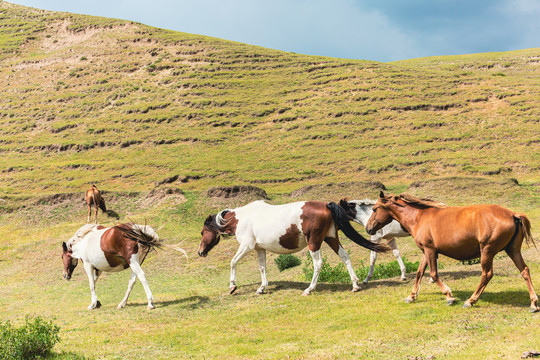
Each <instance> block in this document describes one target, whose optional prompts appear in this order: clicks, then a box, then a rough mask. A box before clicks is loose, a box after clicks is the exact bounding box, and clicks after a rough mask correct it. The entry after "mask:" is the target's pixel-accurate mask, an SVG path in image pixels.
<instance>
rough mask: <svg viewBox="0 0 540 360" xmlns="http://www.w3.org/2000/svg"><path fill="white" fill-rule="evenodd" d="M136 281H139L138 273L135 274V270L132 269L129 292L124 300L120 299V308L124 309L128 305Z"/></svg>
mask: <svg viewBox="0 0 540 360" xmlns="http://www.w3.org/2000/svg"><path fill="white" fill-rule="evenodd" d="M135 281H137V274H135V272H134V271H133V270H131V277H130V278H129V283H128V288H127V292H126V295H125V296H124V298H123V299H122V301H120V304H118V309H122V308H124V307H125V306H126V304H127V301H128V297H129V294H131V290H133V285H135Z"/></svg>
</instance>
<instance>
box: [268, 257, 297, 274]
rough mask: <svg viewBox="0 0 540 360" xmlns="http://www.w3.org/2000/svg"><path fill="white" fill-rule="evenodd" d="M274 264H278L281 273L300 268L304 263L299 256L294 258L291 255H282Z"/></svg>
mask: <svg viewBox="0 0 540 360" xmlns="http://www.w3.org/2000/svg"><path fill="white" fill-rule="evenodd" d="M274 262H275V263H276V265H277V267H278V269H279V271H280V272H281V271H283V270H285V269H290V268H293V267H295V266H298V265H300V264H301V263H302V261H301V260H300V258H299V257H298V256H294V255H291V254H281V255H279V256H278V257H277V258H275V260H274Z"/></svg>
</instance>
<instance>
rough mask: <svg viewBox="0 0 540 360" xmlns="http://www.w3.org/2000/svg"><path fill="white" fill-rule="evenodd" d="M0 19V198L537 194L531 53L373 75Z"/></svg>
mask: <svg viewBox="0 0 540 360" xmlns="http://www.w3.org/2000/svg"><path fill="white" fill-rule="evenodd" d="M0 17H2V19H3V24H2V26H1V27H0V64H1V69H0V97H1V99H2V100H0V104H1V106H0V109H1V110H0V124H1V125H2V126H1V127H0V139H1V140H0V153H1V154H2V159H0V168H1V169H3V170H2V177H1V178H0V187H1V188H2V190H3V192H5V193H6V194H10V195H17V194H22V193H30V194H37V193H41V192H47V193H60V192H70V191H77V190H81V189H84V188H85V187H86V185H87V184H89V183H92V182H98V183H100V184H103V186H105V187H106V188H109V189H111V190H116V191H124V190H127V189H130V190H131V189H132V190H134V191H143V190H148V189H150V188H151V187H152V184H153V183H154V182H155V181H157V180H159V179H163V178H166V177H167V176H170V174H176V173H182V174H186V175H196V176H199V177H200V179H199V180H197V181H193V182H190V184H188V185H186V186H187V187H188V188H190V189H199V190H201V189H206V188H208V187H209V186H212V185H230V184H239V183H243V184H250V183H254V184H257V183H265V184H268V188H269V189H270V190H273V191H290V190H291V189H295V188H299V187H301V186H303V185H312V184H320V183H327V182H340V181H362V180H369V181H379V180H380V181H382V182H384V183H403V182H411V181H414V180H417V179H424V178H432V177H438V176H478V175H485V176H492V177H493V176H495V177H497V176H499V177H508V174H509V173H511V174H512V177H517V178H519V179H520V181H523V180H525V181H536V180H538V175H537V174H538V171H537V170H538V169H539V165H538V155H537V154H536V153H537V152H535V151H531V148H530V147H531V146H535V145H536V144H537V139H538V135H540V134H539V133H538V121H539V120H538V119H539V118H540V117H539V115H540V111H539V108H538V102H537V100H535V99H538V98H539V95H540V94H539V93H540V86H539V84H538V80H537V79H538V77H537V74H538V69H539V64H540V60H539V59H540V49H528V50H521V51H512V52H506V53H494V54H475V55H470V56H468V55H463V56H449V57H430V58H425V59H415V60H406V61H400V62H396V63H377V62H372V61H363V60H347V59H334V58H328V57H317V56H307V55H299V54H293V53H287V52H282V51H278V50H269V49H264V48H261V47H256V46H251V45H245V44H241V43H236V42H232V41H226V40H220V39H216V38H210V37H205V36H201V35H192V34H186V33H179V32H174V31H169V30H163V29H158V28H152V27H149V26H146V25H143V24H138V23H135V22H131V21H126V20H117V19H108V18H99V17H92V16H84V15H75V14H68V13H57V12H50V11H44V10H34V9H30V8H26V7H22V6H18V5H13V4H9V3H6V2H4V1H2V2H0ZM88 169H91V170H90V171H89V170H88ZM202 175H205V176H202ZM208 175H210V176H208Z"/></svg>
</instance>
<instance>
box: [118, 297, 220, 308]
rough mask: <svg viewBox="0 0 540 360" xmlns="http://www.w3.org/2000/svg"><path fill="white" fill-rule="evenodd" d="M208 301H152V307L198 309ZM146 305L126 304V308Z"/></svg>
mask: <svg viewBox="0 0 540 360" xmlns="http://www.w3.org/2000/svg"><path fill="white" fill-rule="evenodd" d="M208 301H210V298H209V297H208V296H190V297H187V298H183V299H176V300H169V301H154V305H155V306H156V307H158V308H160V307H167V306H174V305H181V307H183V308H186V309H191V310H194V309H198V308H200V307H202V306H203V305H204V304H206V303H207V302H208ZM144 304H146V303H142V302H140V303H136V302H135V303H128V304H127V305H126V307H132V306H133V307H136V306H142V305H144Z"/></svg>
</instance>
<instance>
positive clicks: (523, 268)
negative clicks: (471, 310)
mask: <svg viewBox="0 0 540 360" xmlns="http://www.w3.org/2000/svg"><path fill="white" fill-rule="evenodd" d="M393 219H395V220H397V221H398V222H399V223H400V224H401V225H402V226H403V227H404V228H405V229H406V230H407V231H408V232H409V233H410V234H411V235H412V236H413V238H414V240H415V242H416V245H418V247H419V248H420V249H421V250H422V252H423V257H422V261H421V262H420V266H419V267H418V271H417V273H416V281H415V284H414V287H413V290H412V292H411V294H410V295H409V296H408V297H407V300H406V301H407V302H408V303H409V302H413V301H414V300H416V298H417V296H418V290H419V286H420V280H421V278H422V276H423V275H424V271H425V270H426V266H428V265H429V271H430V275H431V277H432V278H433V280H434V281H435V283H436V284H437V285H438V286H439V287H440V288H441V290H442V292H443V294H444V295H446V301H447V304H449V305H452V304H453V303H454V301H455V298H454V297H453V296H452V291H451V290H450V288H449V287H448V286H446V285H445V284H444V283H443V282H442V281H441V280H440V279H439V274H438V271H437V255H438V254H439V253H440V254H443V255H446V256H448V257H451V258H453V259H457V260H468V259H475V258H478V257H480V264H481V266H482V277H481V280H480V284H479V285H478V288H477V289H476V291H475V292H474V293H473V294H472V295H471V297H470V298H469V299H468V300H467V301H466V302H465V304H464V306H465V307H471V306H472V305H474V304H475V303H476V302H477V301H478V298H479V297H480V295H481V294H482V292H483V291H484V289H485V288H486V286H487V284H488V283H489V281H490V280H491V278H492V277H493V257H494V256H495V255H496V254H497V253H498V252H500V251H502V250H504V251H506V253H507V254H508V256H509V257H510V258H511V259H512V261H513V262H514V264H515V265H516V267H517V268H518V270H519V271H520V273H521V275H522V276H523V278H524V279H525V283H526V284H527V288H528V290H529V296H530V299H531V307H530V310H531V311H532V312H536V311H539V310H540V307H539V306H538V296H536V293H535V292H534V289H533V284H532V281H531V276H530V273H529V268H528V267H527V265H526V264H525V262H524V261H523V257H522V256H521V244H522V243H523V239H525V241H526V242H527V243H529V242H531V243H533V244H534V240H533V238H532V236H531V224H530V222H529V219H528V218H527V217H526V216H525V215H523V214H517V213H514V212H512V211H510V210H508V209H505V208H503V207H501V206H498V205H472V206H460V207H448V206H446V205H444V204H440V203H436V202H433V201H431V200H428V199H419V198H416V197H414V196H411V195H408V194H401V195H399V196H393V195H389V196H385V195H384V193H383V192H382V191H381V193H380V195H379V199H378V200H377V203H376V204H375V206H373V214H372V215H371V217H370V219H369V221H368V223H367V225H366V230H367V232H368V234H375V233H376V232H377V230H378V229H380V228H382V227H383V226H384V225H386V224H388V223H390V222H391V221H392V220H393Z"/></svg>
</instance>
